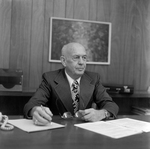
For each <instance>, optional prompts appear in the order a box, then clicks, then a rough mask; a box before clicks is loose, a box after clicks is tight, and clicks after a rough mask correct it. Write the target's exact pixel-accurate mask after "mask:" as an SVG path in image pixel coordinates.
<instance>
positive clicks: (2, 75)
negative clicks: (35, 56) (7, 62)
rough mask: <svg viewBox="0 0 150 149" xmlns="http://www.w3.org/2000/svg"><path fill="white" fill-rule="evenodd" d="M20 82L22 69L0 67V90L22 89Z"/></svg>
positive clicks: (21, 80)
mask: <svg viewBox="0 0 150 149" xmlns="http://www.w3.org/2000/svg"><path fill="white" fill-rule="evenodd" d="M22 83H23V72H22V70H20V69H16V70H14V69H0V91H22Z"/></svg>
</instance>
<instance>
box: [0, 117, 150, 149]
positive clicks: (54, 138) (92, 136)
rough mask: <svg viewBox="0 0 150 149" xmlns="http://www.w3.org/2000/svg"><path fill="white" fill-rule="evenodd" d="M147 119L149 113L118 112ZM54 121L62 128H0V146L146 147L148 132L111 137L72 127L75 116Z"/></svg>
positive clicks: (148, 145) (68, 148)
mask: <svg viewBox="0 0 150 149" xmlns="http://www.w3.org/2000/svg"><path fill="white" fill-rule="evenodd" d="M121 117H130V118H135V119H138V120H143V121H148V122H150V116H142V117H140V116H121ZM53 121H54V122H57V123H60V124H66V127H65V128H60V129H54V130H47V131H42V132H34V133H27V132H24V131H22V130H20V129H18V128H15V129H14V130H12V131H2V130H0V149H17V148H18V149H92V148H93V149H150V132H148V133H142V134H137V135H133V136H129V137H125V138H121V139H112V138H109V137H106V136H103V135H100V134H96V133H94V132H91V131H88V130H84V129H81V128H78V127H75V126H74V124H75V123H81V121H79V120H76V119H70V120H63V119H61V118H60V117H58V116H54V118H53Z"/></svg>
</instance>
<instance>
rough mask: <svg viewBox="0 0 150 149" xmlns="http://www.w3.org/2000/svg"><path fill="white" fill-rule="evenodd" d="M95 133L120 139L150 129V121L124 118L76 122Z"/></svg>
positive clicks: (77, 125) (78, 125)
mask: <svg viewBox="0 0 150 149" xmlns="http://www.w3.org/2000/svg"><path fill="white" fill-rule="evenodd" d="M75 126H76V127H80V128H83V129H86V130H89V131H93V132H95V133H99V134H102V135H105V136H108V137H111V138H114V139H119V138H123V137H127V136H131V135H135V134H139V133H142V132H149V131H150V123H149V122H144V121H139V120H135V119H130V118H122V119H117V120H111V121H99V122H89V123H84V124H75Z"/></svg>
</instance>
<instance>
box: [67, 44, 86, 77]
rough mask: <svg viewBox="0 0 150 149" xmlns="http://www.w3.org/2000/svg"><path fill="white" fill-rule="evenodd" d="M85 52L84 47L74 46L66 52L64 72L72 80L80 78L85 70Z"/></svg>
mask: <svg viewBox="0 0 150 149" xmlns="http://www.w3.org/2000/svg"><path fill="white" fill-rule="evenodd" d="M86 58H87V55H86V51H85V49H84V47H82V46H80V45H76V46H75V47H74V48H72V49H70V50H68V51H67V53H66V56H65V59H66V60H65V64H66V72H67V73H68V75H70V77H72V78H73V79H77V78H79V77H81V76H82V75H83V73H84V71H85V69H86Z"/></svg>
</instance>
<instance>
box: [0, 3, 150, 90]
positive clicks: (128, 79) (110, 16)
mask: <svg viewBox="0 0 150 149" xmlns="http://www.w3.org/2000/svg"><path fill="white" fill-rule="evenodd" d="M52 16H55V17H63V18H74V19H84V20H94V21H106V22H111V23H112V37H111V64H110V65H88V66H87V70H90V71H94V72H98V73H100V74H101V77H102V82H103V83H107V84H123V85H126V84H127V85H134V87H135V90H136V91H145V90H147V88H148V86H150V1H149V0H0V68H12V69H22V70H23V73H24V82H23V83H24V84H23V90H24V91H28V90H35V89H36V88H37V87H38V85H39V83H40V82H41V76H42V73H43V72H45V71H49V70H54V69H58V68H61V67H62V66H61V64H59V63H50V62H49V61H48V53H49V29H50V26H49V25H50V23H49V18H50V17H52Z"/></svg>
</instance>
